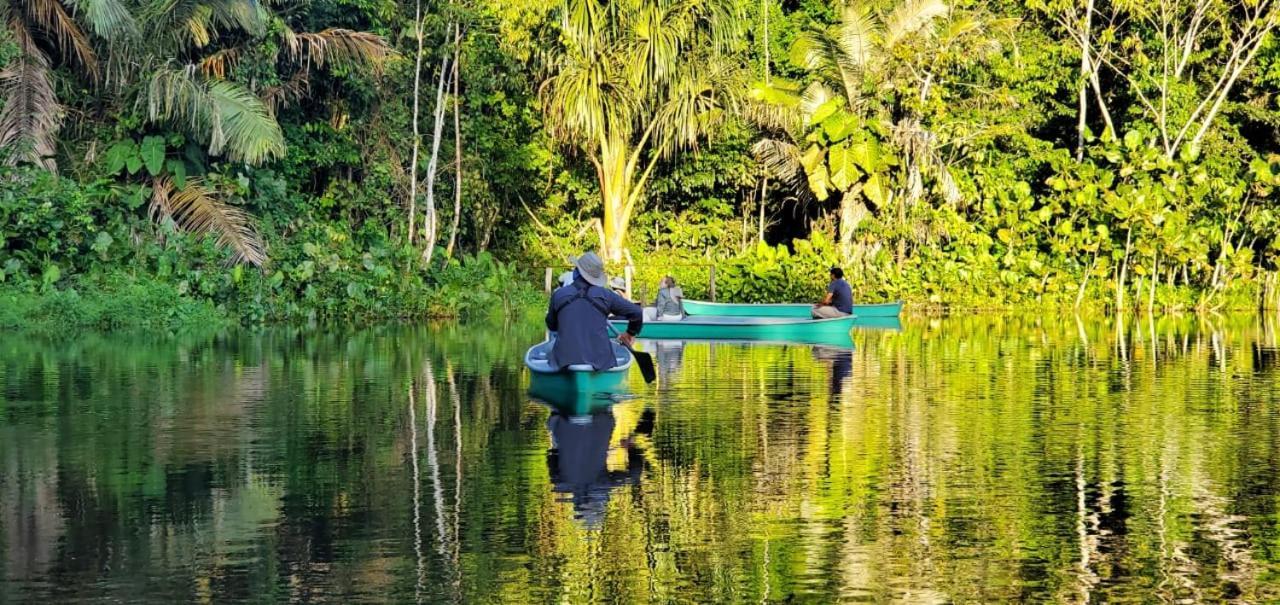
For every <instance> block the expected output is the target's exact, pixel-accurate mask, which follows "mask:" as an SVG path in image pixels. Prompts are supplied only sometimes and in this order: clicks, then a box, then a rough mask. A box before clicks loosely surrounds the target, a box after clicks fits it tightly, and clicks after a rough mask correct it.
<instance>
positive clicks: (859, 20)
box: [832, 2, 880, 71]
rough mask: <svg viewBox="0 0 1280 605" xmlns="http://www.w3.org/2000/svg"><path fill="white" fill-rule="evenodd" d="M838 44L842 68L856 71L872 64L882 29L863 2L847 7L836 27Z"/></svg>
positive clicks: (835, 33)
mask: <svg viewBox="0 0 1280 605" xmlns="http://www.w3.org/2000/svg"><path fill="white" fill-rule="evenodd" d="M832 37H833V38H835V41H836V44H837V45H838V46H839V48H840V53H839V61H840V64H841V67H844V68H845V69H848V70H851V71H856V70H860V69H862V68H863V66H865V65H867V64H868V63H870V62H871V60H872V58H873V57H874V55H875V53H876V48H877V46H876V45H877V44H878V38H879V37H880V28H879V25H878V24H877V23H876V19H875V16H874V15H873V14H872V13H871V8H870V7H868V6H867V5H865V4H862V3H861V2H854V3H851V4H849V5H848V6H846V7H845V9H844V12H843V13H841V15H840V23H839V24H838V25H836V26H835V31H834V35H833V36H832Z"/></svg>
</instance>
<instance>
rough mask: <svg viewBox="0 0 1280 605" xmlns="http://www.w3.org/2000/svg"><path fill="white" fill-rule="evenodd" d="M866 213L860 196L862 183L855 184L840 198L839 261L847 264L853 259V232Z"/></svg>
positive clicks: (865, 206) (865, 207)
mask: <svg viewBox="0 0 1280 605" xmlns="http://www.w3.org/2000/svg"><path fill="white" fill-rule="evenodd" d="M867 214H868V211H867V205H866V203H864V202H863V197H862V184H861V183H858V184H855V185H854V186H853V188H852V189H850V190H849V191H846V192H845V194H844V196H842V197H841V198H840V262H841V263H844V264H848V263H849V262H850V261H851V260H852V259H853V234H854V232H855V231H856V230H857V229H858V225H859V224H860V223H862V220H863V219H865V218H866V217H867Z"/></svg>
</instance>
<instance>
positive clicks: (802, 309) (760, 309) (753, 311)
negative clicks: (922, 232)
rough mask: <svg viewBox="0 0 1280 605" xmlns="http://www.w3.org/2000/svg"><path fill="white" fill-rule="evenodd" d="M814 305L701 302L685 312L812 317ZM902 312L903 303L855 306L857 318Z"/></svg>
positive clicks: (690, 302)
mask: <svg viewBox="0 0 1280 605" xmlns="http://www.w3.org/2000/svg"><path fill="white" fill-rule="evenodd" d="M812 310H813V305H806V304H773V305H753V304H744V303H713V302H706V301H701V300H686V301H684V312H685V313H688V314H689V315H697V316H700V317H701V316H717V317H801V318H806V317H810V315H809V313H810V312H811V311H812ZM901 312H902V301H897V302H891V303H879V304H872V305H854V306H853V314H854V315H856V316H857V317H897V316H898V314H899V313H901Z"/></svg>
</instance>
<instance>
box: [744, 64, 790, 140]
mask: <svg viewBox="0 0 1280 605" xmlns="http://www.w3.org/2000/svg"><path fill="white" fill-rule="evenodd" d="M799 106H800V89H799V85H798V84H796V83H795V82H791V81H789V80H785V79H783V78H774V79H773V80H772V81H771V82H769V83H768V84H765V83H763V82H757V83H755V84H754V85H753V86H752V87H751V89H750V90H749V91H747V99H746V101H745V102H744V103H743V104H742V116H743V117H744V118H746V119H747V121H749V122H751V123H752V124H754V125H756V127H757V128H760V129H761V130H764V131H765V132H770V133H774V134H786V135H789V136H799V130H800V129H801V128H803V126H804V124H803V121H802V120H801V119H800V118H799V112H797V111H796V108H797V107H799Z"/></svg>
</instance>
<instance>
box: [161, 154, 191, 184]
mask: <svg viewBox="0 0 1280 605" xmlns="http://www.w3.org/2000/svg"><path fill="white" fill-rule="evenodd" d="M165 164H166V166H167V167H168V169H169V174H170V175H171V176H173V185H174V187H177V188H178V189H186V188H187V163H186V162H184V161H182V160H180V159H178V158H170V159H169V161H168V162H166V163H165Z"/></svg>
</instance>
